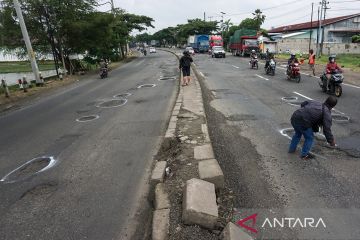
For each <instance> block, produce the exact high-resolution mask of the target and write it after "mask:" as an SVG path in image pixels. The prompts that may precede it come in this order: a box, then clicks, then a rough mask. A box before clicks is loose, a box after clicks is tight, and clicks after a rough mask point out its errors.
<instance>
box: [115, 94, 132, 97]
mask: <svg viewBox="0 0 360 240" xmlns="http://www.w3.org/2000/svg"><path fill="white" fill-rule="evenodd" d="M131 95H132V94H131V93H120V94H116V95H114V96H113V98H127V97H130V96H131Z"/></svg>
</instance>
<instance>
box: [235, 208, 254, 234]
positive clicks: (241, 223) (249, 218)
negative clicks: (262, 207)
mask: <svg viewBox="0 0 360 240" xmlns="http://www.w3.org/2000/svg"><path fill="white" fill-rule="evenodd" d="M256 217H257V213H255V214H253V215H251V216H248V217H247V218H244V219H242V220H239V221H238V222H237V224H238V225H239V226H240V227H243V228H245V229H246V230H249V231H251V232H253V233H257V232H258V231H257V230H256V229H255V228H254V226H255V225H256ZM249 220H252V225H251V227H249V226H248V225H245V224H244V223H245V222H247V221H249Z"/></svg>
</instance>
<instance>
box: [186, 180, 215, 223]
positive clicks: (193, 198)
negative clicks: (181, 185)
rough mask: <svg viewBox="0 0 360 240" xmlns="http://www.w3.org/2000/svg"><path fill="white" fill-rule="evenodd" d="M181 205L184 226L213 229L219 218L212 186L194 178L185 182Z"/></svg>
mask: <svg viewBox="0 0 360 240" xmlns="http://www.w3.org/2000/svg"><path fill="white" fill-rule="evenodd" d="M182 204H183V212H182V220H183V222H184V223H185V224H197V225H199V226H202V227H205V228H208V229H213V228H214V226H215V224H216V222H217V219H218V216H219V215H218V207H217V205H216V195H215V185H214V184H212V183H209V182H206V181H203V180H201V179H196V178H193V179H190V180H188V181H186V186H185V189H184V193H183V203H182Z"/></svg>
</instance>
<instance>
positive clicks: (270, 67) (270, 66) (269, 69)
mask: <svg viewBox="0 0 360 240" xmlns="http://www.w3.org/2000/svg"><path fill="white" fill-rule="evenodd" d="M275 68H276V63H275V61H274V59H270V62H269V63H268V66H267V67H266V69H265V72H266V74H269V75H272V76H274V75H275Z"/></svg>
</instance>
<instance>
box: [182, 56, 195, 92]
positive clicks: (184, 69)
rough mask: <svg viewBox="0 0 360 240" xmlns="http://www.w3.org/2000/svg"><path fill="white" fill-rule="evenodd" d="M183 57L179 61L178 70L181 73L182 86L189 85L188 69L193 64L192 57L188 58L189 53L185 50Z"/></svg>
mask: <svg viewBox="0 0 360 240" xmlns="http://www.w3.org/2000/svg"><path fill="white" fill-rule="evenodd" d="M183 54H184V55H183V56H182V57H181V58H180V60H179V69H181V70H182V72H183V81H182V86H186V85H189V83H190V80H191V79H190V67H191V63H192V62H193V59H192V57H191V56H190V53H189V51H187V50H185V51H184V52H183Z"/></svg>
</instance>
